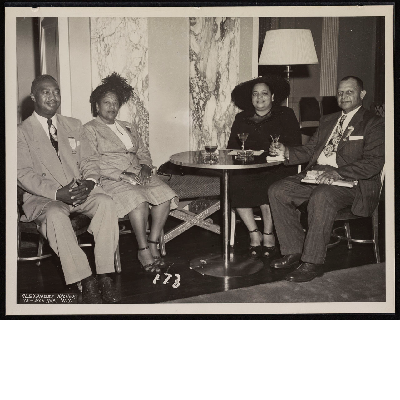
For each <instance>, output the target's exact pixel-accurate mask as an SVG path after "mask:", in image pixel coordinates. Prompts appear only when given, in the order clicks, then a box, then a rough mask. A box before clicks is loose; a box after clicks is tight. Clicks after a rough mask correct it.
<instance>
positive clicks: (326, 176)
mask: <svg viewBox="0 0 400 400" xmlns="http://www.w3.org/2000/svg"><path fill="white" fill-rule="evenodd" d="M340 179H343V178H342V177H341V176H340V175H339V174H338V173H337V171H336V170H335V169H334V170H331V171H325V172H324V173H323V174H321V175H319V176H318V178H317V179H316V180H315V181H316V183H318V184H319V185H321V184H325V185H332V183H333V182H335V181H338V180H340Z"/></svg>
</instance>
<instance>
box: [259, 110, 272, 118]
mask: <svg viewBox="0 0 400 400" xmlns="http://www.w3.org/2000/svg"><path fill="white" fill-rule="evenodd" d="M271 110H272V108H270V110H269V111H268V112H267V113H266V114H264V115H260V114H258V113H257V111H256V116H257V117H260V118H263V117H266V116H267V115H269V114H271Z"/></svg>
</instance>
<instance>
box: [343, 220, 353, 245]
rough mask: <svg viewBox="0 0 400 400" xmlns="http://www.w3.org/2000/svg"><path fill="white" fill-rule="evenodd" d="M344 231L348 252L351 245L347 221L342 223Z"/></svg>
mask: <svg viewBox="0 0 400 400" xmlns="http://www.w3.org/2000/svg"><path fill="white" fill-rule="evenodd" d="M344 230H345V232H346V239H347V248H348V249H349V250H350V249H352V248H353V244H352V243H351V233H350V224H349V222H348V221H346V222H345V223H344Z"/></svg>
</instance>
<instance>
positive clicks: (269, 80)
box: [231, 75, 290, 110]
mask: <svg viewBox="0 0 400 400" xmlns="http://www.w3.org/2000/svg"><path fill="white" fill-rule="evenodd" d="M256 83H265V84H266V85H267V86H268V87H269V89H270V90H271V91H272V92H273V93H274V104H280V103H282V101H283V100H285V99H286V97H288V96H289V94H290V85H289V83H288V81H287V80H286V79H284V78H282V77H280V76H278V75H264V76H259V77H258V78H255V79H252V80H250V81H246V82H243V83H240V84H239V85H237V86H236V87H235V89H233V91H232V94H231V98H232V101H233V102H234V103H235V105H236V106H237V107H239V108H240V109H241V110H248V109H252V108H254V106H253V103H252V101H251V98H252V92H253V87H254V85H255V84H256Z"/></svg>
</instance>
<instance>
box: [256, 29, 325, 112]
mask: <svg viewBox="0 0 400 400" xmlns="http://www.w3.org/2000/svg"><path fill="white" fill-rule="evenodd" d="M258 64H259V65H285V66H286V68H285V72H286V79H287V80H288V82H289V84H290V81H289V78H290V73H291V72H292V70H291V69H290V66H291V65H297V64H318V58H317V53H316V52H315V47H314V41H313V38H312V34H311V31H310V30H309V29H274V30H270V31H267V33H266V34H265V39H264V44H263V48H262V51H261V55H260V59H259V61H258ZM286 105H287V106H288V107H289V97H288V98H287V99H286Z"/></svg>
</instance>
